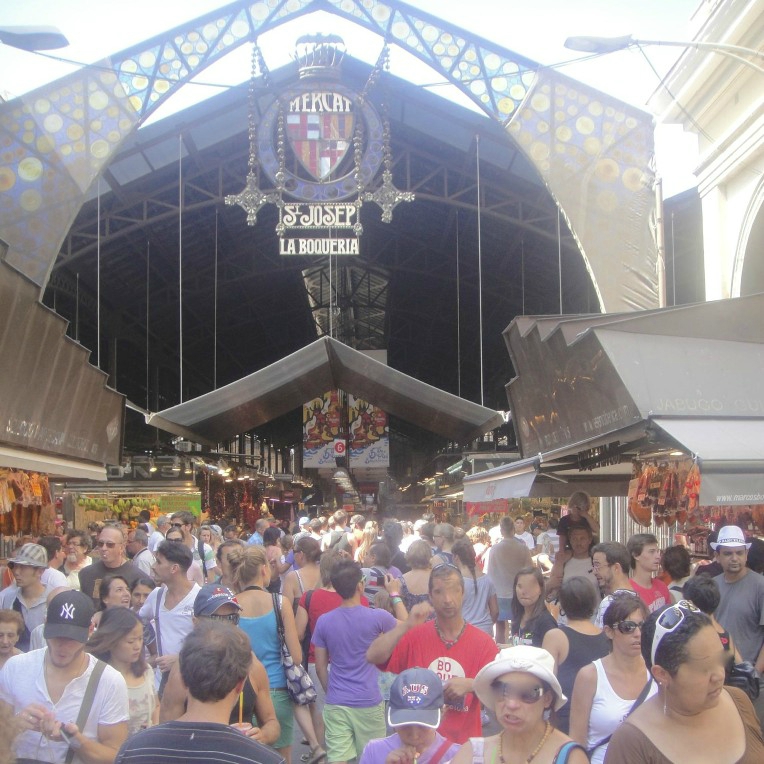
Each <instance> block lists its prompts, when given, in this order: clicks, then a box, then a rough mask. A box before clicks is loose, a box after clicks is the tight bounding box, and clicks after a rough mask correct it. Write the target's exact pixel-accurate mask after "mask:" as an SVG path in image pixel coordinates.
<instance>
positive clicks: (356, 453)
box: [348, 395, 390, 469]
mask: <svg viewBox="0 0 764 764" xmlns="http://www.w3.org/2000/svg"><path fill="white" fill-rule="evenodd" d="M348 428H349V430H350V437H349V446H350V467H351V469H353V468H359V467H367V468H368V467H389V466H390V438H389V433H388V427H387V414H386V413H385V412H384V411H382V409H379V408H377V407H376V406H374V405H373V404H371V403H368V402H367V401H365V400H363V399H362V398H356V397H355V396H354V395H349V396H348Z"/></svg>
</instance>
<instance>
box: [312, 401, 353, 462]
mask: <svg viewBox="0 0 764 764" xmlns="http://www.w3.org/2000/svg"><path fill="white" fill-rule="evenodd" d="M343 435H344V433H343V431H342V411H341V408H340V396H339V391H337V390H332V391H330V392H328V393H324V395H323V396H322V397H320V398H314V399H313V400H312V401H310V402H308V403H306V404H304V405H303V407H302V444H303V458H302V466H303V467H309V468H313V469H319V468H321V467H334V466H335V465H336V462H335V454H334V441H335V439H336V438H338V437H342V436H343Z"/></svg>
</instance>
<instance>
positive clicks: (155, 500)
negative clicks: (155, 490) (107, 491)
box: [74, 494, 161, 528]
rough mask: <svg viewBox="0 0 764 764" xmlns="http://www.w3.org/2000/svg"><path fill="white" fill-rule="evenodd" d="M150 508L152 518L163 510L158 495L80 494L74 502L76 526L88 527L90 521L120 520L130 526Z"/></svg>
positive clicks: (136, 522) (133, 525)
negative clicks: (142, 512)
mask: <svg viewBox="0 0 764 764" xmlns="http://www.w3.org/2000/svg"><path fill="white" fill-rule="evenodd" d="M144 509H148V510H149V512H151V516H152V518H155V517H157V516H158V515H159V514H160V512H161V506H160V497H159V496H158V495H146V496H128V495H124V494H123V495H119V496H118V495H107V496H104V495H102V494H99V495H97V496H96V495H92V496H88V495H86V494H80V495H79V496H78V497H77V500H76V501H75V503H74V527H75V528H87V527H88V526H89V525H90V523H104V522H108V521H110V520H113V521H119V522H122V523H124V524H125V525H128V526H130V527H133V528H134V527H135V526H136V525H137V524H138V515H139V513H140V512H141V511H142V510H144Z"/></svg>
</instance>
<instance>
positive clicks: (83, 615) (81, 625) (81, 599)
mask: <svg viewBox="0 0 764 764" xmlns="http://www.w3.org/2000/svg"><path fill="white" fill-rule="evenodd" d="M94 614H95V607H94V606H93V600H92V599H91V598H90V597H88V596H87V594H83V593H82V592H78V591H76V590H75V589H69V590H68V591H64V592H61V593H60V594H57V595H56V596H55V597H54V598H53V599H52V600H51V601H50V603H48V614H47V617H46V619H45V627H44V629H43V632H42V633H43V636H44V637H45V639H50V638H51V637H63V638H65V639H73V640H75V641H76V642H83V643H84V642H87V641H88V635H89V634H90V621H91V620H92V618H93V615H94Z"/></svg>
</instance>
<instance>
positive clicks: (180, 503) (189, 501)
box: [159, 493, 202, 517]
mask: <svg viewBox="0 0 764 764" xmlns="http://www.w3.org/2000/svg"><path fill="white" fill-rule="evenodd" d="M159 506H160V508H161V510H162V514H163V515H172V514H174V513H175V512H183V511H188V512H191V513H192V514H193V515H195V516H196V517H199V515H201V514H202V497H201V494H198V493H174V494H168V495H166V496H160V497H159Z"/></svg>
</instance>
